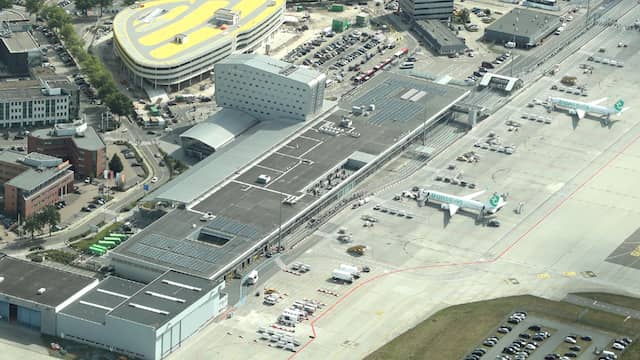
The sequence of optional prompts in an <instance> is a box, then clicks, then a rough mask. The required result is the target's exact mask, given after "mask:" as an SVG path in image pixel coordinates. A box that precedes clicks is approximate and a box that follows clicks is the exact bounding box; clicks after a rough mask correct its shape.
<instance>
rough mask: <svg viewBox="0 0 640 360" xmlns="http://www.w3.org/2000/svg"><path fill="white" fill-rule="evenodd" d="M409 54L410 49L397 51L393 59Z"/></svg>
mask: <svg viewBox="0 0 640 360" xmlns="http://www.w3.org/2000/svg"><path fill="white" fill-rule="evenodd" d="M408 53H409V48H402V49H400V51H397V52H396V53H395V54H393V57H395V58H399V57H401V56H403V55H407V54H408Z"/></svg>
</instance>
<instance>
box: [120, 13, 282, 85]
mask: <svg viewBox="0 0 640 360" xmlns="http://www.w3.org/2000/svg"><path fill="white" fill-rule="evenodd" d="M284 10H285V0H258V1H255V0H254V1H252V0H195V1H189V0H178V1H175V0H158V1H149V2H145V3H140V4H135V5H132V6H131V7H129V8H125V9H124V10H122V11H121V12H120V13H118V15H117V16H116V17H115V19H114V22H113V48H114V52H115V54H116V55H117V56H118V58H120V60H121V61H122V66H123V68H124V69H126V71H127V72H128V74H129V76H130V78H131V79H132V82H133V83H134V84H135V85H136V86H140V87H145V84H147V86H151V87H153V88H159V87H165V88H167V90H169V91H171V90H179V89H180V88H181V87H183V86H186V85H187V86H188V85H189V84H190V83H191V82H192V81H193V80H200V79H203V78H207V77H209V74H210V72H211V71H212V70H213V66H214V64H215V63H216V62H218V61H220V60H222V59H224V58H225V57H227V56H229V55H231V54H233V53H240V52H244V51H247V50H250V49H252V48H254V47H256V46H258V45H260V43H262V42H263V41H264V40H265V39H266V38H267V37H268V36H269V35H271V34H272V33H273V32H274V31H275V30H276V29H278V27H279V26H280V25H281V24H282V21H283V17H284Z"/></svg>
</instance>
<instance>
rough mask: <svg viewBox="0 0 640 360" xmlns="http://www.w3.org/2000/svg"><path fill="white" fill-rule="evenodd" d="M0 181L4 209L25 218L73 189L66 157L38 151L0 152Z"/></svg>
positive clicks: (69, 166) (8, 213) (12, 214)
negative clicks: (0, 183)
mask: <svg viewBox="0 0 640 360" xmlns="http://www.w3.org/2000/svg"><path fill="white" fill-rule="evenodd" d="M0 169H1V170H0V176H1V178H0V181H2V183H3V184H4V212H5V215H8V216H11V217H14V218H17V217H19V218H21V219H24V218H27V217H30V216H32V215H33V214H35V213H37V212H39V211H41V210H42V209H44V208H45V207H47V206H49V205H52V204H55V203H56V202H57V201H60V200H62V199H64V197H65V195H66V194H67V193H69V192H71V191H72V190H73V171H71V170H70V169H71V165H70V164H69V162H68V161H63V160H62V159H59V158H56V157H53V156H49V155H44V154H39V153H35V152H34V153H30V154H28V155H23V154H21V153H18V152H14V151H9V150H5V151H2V152H0Z"/></svg>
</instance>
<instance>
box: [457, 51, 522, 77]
mask: <svg viewBox="0 0 640 360" xmlns="http://www.w3.org/2000/svg"><path fill="white" fill-rule="evenodd" d="M509 57H511V53H510V52H506V53H504V54H502V55H500V56H498V57H497V58H496V59H495V60H493V62H488V61H483V62H482V64H481V65H480V67H479V68H478V70H476V71H474V72H473V74H471V75H469V77H468V78H467V79H469V80H472V81H476V80H478V79H480V78H481V77H483V76H484V74H486V73H487V72H489V70H491V69H495V67H496V66H497V65H500V64H502V63H503V62H505V61H507V59H508V58H509Z"/></svg>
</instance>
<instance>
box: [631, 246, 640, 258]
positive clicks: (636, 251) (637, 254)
mask: <svg viewBox="0 0 640 360" xmlns="http://www.w3.org/2000/svg"><path fill="white" fill-rule="evenodd" d="M629 255H631V256H635V257H640V245H639V246H637V247H636V248H635V249H633V251H632V252H631V253H630V254H629Z"/></svg>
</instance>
